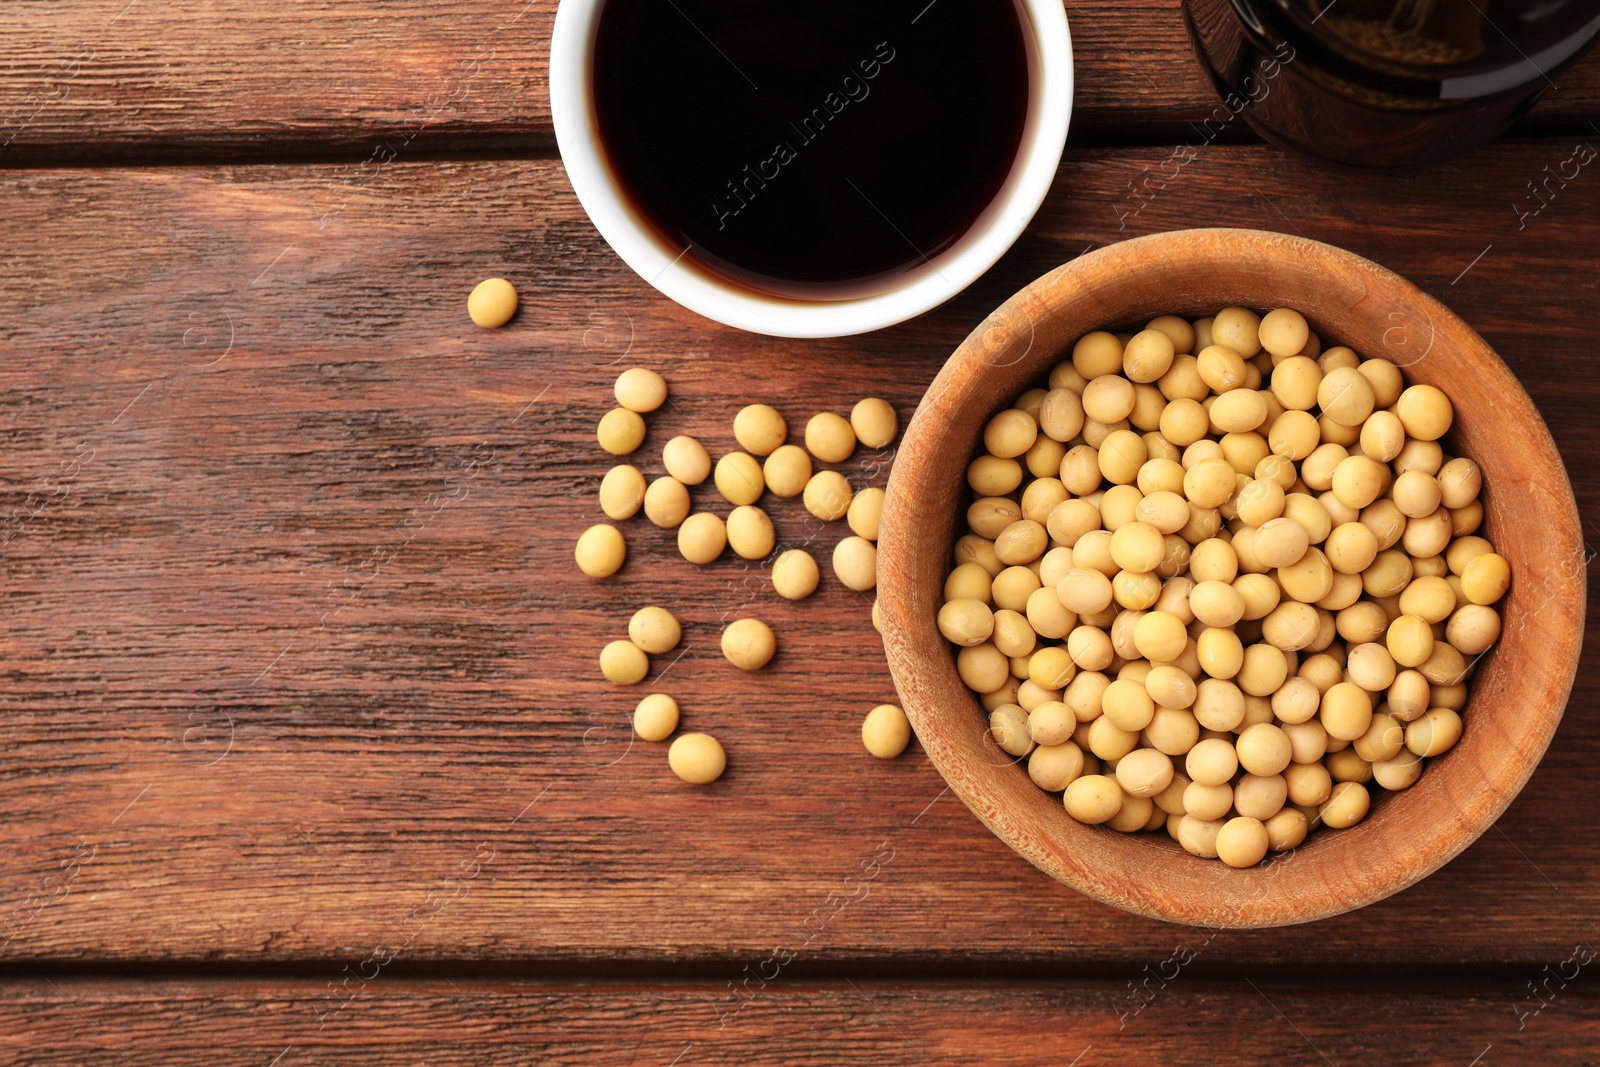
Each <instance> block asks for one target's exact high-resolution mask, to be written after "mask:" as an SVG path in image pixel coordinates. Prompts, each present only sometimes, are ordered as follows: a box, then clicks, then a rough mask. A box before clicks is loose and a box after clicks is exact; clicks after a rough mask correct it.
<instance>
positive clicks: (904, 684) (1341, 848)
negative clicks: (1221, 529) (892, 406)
mask: <svg viewBox="0 0 1600 1067" xmlns="http://www.w3.org/2000/svg"><path fill="white" fill-rule="evenodd" d="M1228 305H1242V306H1246V307H1252V308H1256V309H1267V308H1273V307H1293V308H1296V309H1298V310H1300V311H1301V312H1303V313H1304V314H1305V315H1306V317H1307V319H1308V320H1310V322H1311V325H1312V328H1313V329H1314V330H1316V331H1317V333H1318V335H1319V336H1320V337H1321V338H1322V340H1323V343H1324V346H1325V347H1331V346H1332V345H1334V344H1345V345H1348V346H1350V347H1351V348H1354V349H1355V350H1356V351H1357V352H1358V353H1360V354H1361V355H1362V357H1363V358H1368V357H1373V356H1384V357H1386V358H1389V359H1391V360H1393V361H1394V362H1396V363H1398V364H1400V365H1401V366H1402V367H1403V368H1404V371H1405V374H1406V376H1407V380H1408V383H1415V382H1426V383H1430V384H1433V385H1436V386H1438V387H1439V388H1441V389H1443V390H1444V391H1445V392H1446V393H1447V394H1448V395H1449V396H1450V398H1451V400H1452V402H1453V403H1454V406H1455V412H1456V418H1455V426H1454V428H1453V429H1452V431H1451V434H1450V435H1449V437H1448V438H1447V439H1446V441H1445V445H1446V451H1447V453H1449V454H1459V455H1467V456H1471V457H1472V458H1473V459H1474V460H1476V461H1477V462H1478V463H1479V464H1480V465H1481V466H1482V469H1483V472H1484V485H1485V490H1484V494H1483V500H1484V505H1485V521H1484V528H1483V530H1482V531H1481V532H1482V533H1483V534H1484V535H1485V536H1487V537H1489V538H1490V539H1491V540H1492V541H1493V542H1494V544H1495V546H1496V548H1497V550H1498V551H1499V552H1501V553H1502V554H1503V555H1504V556H1505V557H1506V558H1507V559H1508V560H1510V561H1511V565H1512V572H1513V582H1512V586H1511V590H1510V593H1509V594H1508V596H1507V598H1506V600H1504V601H1503V602H1502V603H1501V605H1499V607H1500V610H1501V612H1502V615H1503V617H1504V621H1505V625H1504V633H1503V635H1502V637H1501V639H1500V642H1499V644H1498V645H1497V646H1496V648H1495V650H1493V651H1492V652H1491V653H1490V654H1488V655H1487V656H1486V657H1484V658H1483V659H1482V660H1481V662H1479V663H1478V664H1477V666H1476V669H1475V672H1474V674H1473V676H1472V677H1471V678H1470V680H1469V681H1470V685H1471V692H1470V695H1469V702H1468V704H1467V707H1466V710H1465V712H1464V715H1463V717H1464V719H1465V724H1466V729H1465V732H1464V734H1463V736H1462V739H1461V741H1460V743H1459V744H1457V746H1456V747H1455V748H1454V749H1453V750H1452V751H1451V752H1449V753H1447V754H1446V755H1444V756H1442V757H1440V758H1438V759H1433V760H1429V761H1428V765H1427V767H1426V769H1425V773H1424V774H1423V777H1422V779H1421V781H1420V782H1419V783H1418V784H1417V785H1416V786H1415V787H1413V788H1411V789H1409V790H1405V791H1403V792H1399V793H1392V794H1384V793H1383V792H1382V791H1378V794H1377V797H1378V799H1379V801H1380V802H1379V803H1376V804H1375V805H1374V808H1373V811H1372V813H1371V815H1369V817H1368V818H1367V819H1366V820H1365V821H1363V822H1362V823H1360V824H1359V825H1357V826H1356V827H1354V828H1351V829H1348V830H1343V831H1332V830H1322V831H1319V832H1315V833H1313V834H1312V835H1311V836H1310V837H1309V838H1308V839H1307V841H1306V843H1305V844H1304V845H1303V846H1301V847H1300V848H1299V849H1297V850H1295V851H1293V852H1289V853H1285V854H1283V855H1280V856H1277V857H1274V858H1270V859H1269V861H1268V862H1267V863H1265V864H1263V865H1262V866H1260V867H1256V868H1252V869H1249V870H1242V871H1240V870H1233V869H1231V868H1228V867H1226V866H1224V865H1223V864H1221V863H1219V862H1217V861H1214V860H1201V859H1198V858H1196V857H1193V856H1190V855H1189V854H1187V853H1185V852H1184V851H1183V850H1182V849H1180V848H1178V846H1177V845H1176V844H1175V843H1173V842H1172V841H1171V840H1170V839H1169V838H1168V837H1167V835H1166V834H1164V833H1159V834H1134V835H1124V834H1119V833H1116V832H1114V831H1111V830H1108V829H1105V828H1102V827H1092V826H1085V825H1082V824H1079V823H1077V822H1075V821H1074V820H1072V819H1071V818H1070V817H1069V816H1068V815H1067V814H1066V812H1065V811H1064V810H1063V808H1062V806H1061V799H1060V796H1059V795H1058V794H1049V793H1045V792H1043V791H1042V790H1040V789H1039V788H1038V787H1036V786H1035V785H1034V784H1033V783H1032V782H1031V781H1030V780H1029V778H1028V776H1027V773H1026V769H1025V767H1024V765H1023V764H1020V763H1013V761H1012V759H1011V757H1009V756H1007V755H1006V754H1005V753H1003V752H1002V751H1001V750H1000V749H999V748H998V747H997V746H996V745H995V744H994V742H993V741H992V740H991V739H990V737H989V735H988V730H987V717H986V715H985V713H984V712H983V710H982V707H981V705H980V704H979V703H978V701H977V699H976V698H975V697H974V695H973V694H972V693H970V692H969V691H968V690H967V689H966V688H965V687H964V686H963V685H962V683H961V680H960V678H959V677H958V676H957V674H956V670H955V664H954V656H953V653H952V650H951V648H950V647H949V645H948V644H947V643H946V642H945V641H944V640H943V638H942V637H941V635H940V634H939V632H938V629H937V626H936V624H935V616H936V614H937V611H938V607H939V604H940V600H941V595H942V589H943V581H944V577H945V574H946V573H947V572H948V570H949V567H950V558H951V557H950V552H951V546H952V544H953V539H954V537H955V534H956V526H957V520H958V519H959V517H960V515H961V513H962V501H963V494H964V492H965V490H966V485H965V468H966V464H967V463H968V461H969V460H970V459H971V457H972V455H973V454H974V452H975V450H976V449H977V448H978V442H979V440H980V437H981V432H982V428H983V426H984V424H985V422H986V421H987V419H988V418H989V416H990V415H991V414H992V413H994V412H995V411H997V410H999V409H1001V408H1004V407H1006V406H1009V404H1010V402H1011V401H1012V399H1013V398H1015V397H1016V396H1017V395H1018V394H1019V393H1021V392H1022V391H1023V390H1024V389H1027V388H1029V387H1031V386H1033V385H1036V384H1042V383H1043V381H1044V379H1045V377H1046V376H1047V375H1048V373H1049V371H1050V369H1051V368H1052V367H1053V366H1055V365H1056V364H1057V363H1058V362H1060V361H1061V360H1062V359H1065V358H1067V357H1068V355H1069V354H1070V351H1071V345H1072V343H1073V342H1074V341H1075V340H1076V339H1077V338H1078V337H1079V336H1081V335H1082V334H1084V333H1086V332H1088V331H1090V330H1094V329H1103V328H1107V327H1112V328H1117V327H1128V326H1131V327H1135V328H1136V327H1139V326H1142V324H1143V323H1145V322H1147V321H1148V320H1149V319H1151V318H1153V317H1155V316H1156V315H1160V314H1168V313H1178V314H1182V315H1184V316H1185V317H1189V318H1194V317H1198V316H1201V315H1209V314H1212V313H1214V312H1215V311H1216V310H1217V309H1219V308H1221V307H1225V306H1228ZM880 552H881V554H880V560H879V563H880V584H879V595H880V599H881V601H882V611H883V620H884V631H885V644H886V646H887V649H888V655H889V662H890V667H891V669H892V671H893V673H894V677H895V681H896V685H897V687H898V688H899V691H900V694H901V697H902V699H903V701H904V704H905V708H906V711H907V712H908V714H909V715H910V717H911V719H912V722H913V724H914V726H915V728H916V731H917V735H918V737H919V739H920V740H921V741H922V743H923V745H924V747H925V748H926V749H927V751H928V753H929V756H930V758H932V759H933V761H934V763H935V764H936V765H937V766H938V767H939V769H940V771H941V772H942V773H943V774H944V776H945V778H946V779H947V780H948V781H949V783H950V785H951V786H952V788H953V789H954V791H955V792H956V793H957V794H958V795H960V796H961V798H962V799H963V800H964V801H965V802H966V803H967V805H968V806H969V807H970V808H971V809H972V810H973V811H974V812H975V813H976V814H977V815H978V817H979V818H980V819H982V820H983V821H984V822H985V823H986V824H987V825H988V826H989V827H990V828H991V829H992V830H993V831H994V832H995V833H996V834H998V835H999V836H1000V837H1001V838H1002V839H1003V840H1005V841H1006V842H1007V843H1009V844H1010V845H1012V846H1013V847H1014V848H1015V849H1016V850H1017V851H1019V852H1020V853H1022V854H1023V855H1024V856H1025V857H1027V858H1028V859H1029V860H1031V861H1032V862H1033V863H1035V864H1036V865H1038V866H1039V867H1040V868H1042V869H1043V870H1045V871H1046V872H1048V873H1050V874H1052V875H1054V876H1055V877H1057V878H1059V879H1061V880H1062V881H1064V882H1066V883H1068V884H1070V885H1072V886H1074V887H1076V888H1078V889H1080V890H1081V891H1083V892H1085V893H1087V894H1089V895H1091V896H1094V897H1097V898H1099V899H1101V900H1103V901H1105V902H1107V903H1110V904H1113V905H1115V906H1117V907H1121V908H1124V909H1126V910H1129V911H1133V912H1137V913H1141V914H1145V915H1150V916H1154V917H1158V918H1163V919H1168V920H1172V921H1178V922H1185V923H1193V924H1198V925H1207V926H1227V927H1256V926H1275V925H1283V924H1288V923H1296V922H1305V921H1309V920H1312V919H1317V918H1322V917H1325V916H1329V915H1334V914H1338V913H1340V912H1344V911H1348V910H1350V909H1352V908H1357V907H1361V906H1363V905H1365V904H1369V903H1371V902H1373V901H1376V900H1379V899H1382V898H1383V897H1385V896H1388V895H1389V894H1391V893H1394V892H1397V891H1398V890H1400V889H1403V888H1404V887H1406V886H1408V885H1410V884H1412V883H1414V882H1416V881H1417V880H1418V879H1420V878H1422V877H1424V876H1425V875H1427V874H1428V873H1429V872H1431V871H1433V870H1435V869H1437V868H1438V867H1439V866H1441V865H1442V864H1444V863H1445V862H1447V861H1448V860H1449V859H1451V858H1452V857H1453V856H1455V855H1456V854H1457V853H1459V852H1460V851H1461V850H1462V849H1463V848H1465V847H1466V846H1467V845H1468V844H1470V843H1471V842H1472V841H1473V840H1474V839H1475V838H1476V837H1477V836H1478V835H1479V834H1480V833H1482V832H1483V831H1484V830H1486V829H1487V828H1488V827H1489V825H1490V824H1491V823H1492V822H1493V821H1494V819H1495V818H1496V817H1498V815H1499V814H1500V813H1501V812H1502V811H1503V810H1504V809H1505V807H1506V805H1507V804H1509V803H1510V801H1511V799H1512V798H1513V797H1514V796H1515V795H1516V793H1517V792H1518V790H1520V789H1521V787H1522V785H1523V784H1524V783H1525V782H1526V781H1527V779H1528V776H1529V775H1530V774H1531V773H1532V771H1533V768H1534V766H1535V765H1536V764H1537V762H1538V760H1539V758H1540V756H1541V755H1542V754H1543V752H1544V750H1545V747H1546V746H1547V745H1548V743H1549V741H1550V738H1551V735H1552V734H1553V733H1554V731H1555V728H1556V725H1557V723H1558V722H1559V721H1560V717H1561V713H1562V710H1563V708H1564V705H1565V703H1566V699H1567V695H1568V693H1569V691H1570V689H1571V685H1572V677H1573V672H1574V670H1575V669H1576V666H1577V659H1578V651H1579V646H1580V644H1581V639H1582V632H1583V612H1584V566H1583V564H1584V556H1583V547H1582V539H1581V537H1580V535H1579V529H1578V519H1577V509H1576V505H1575V503H1574V501H1573V497H1572V491H1571V488H1570V486H1569V484H1568V482H1567V478H1566V473H1565V470H1564V469H1563V467H1562V465H1561V461H1560V458H1559V456H1558V454H1557V452H1556V449H1555V446H1554V443H1553V442H1552V440H1551V438H1550V435H1549V432H1548V430H1547V429H1546V428H1545V425H1544V423H1543V421H1542V420H1541V419H1540V417H1539V415H1538V412H1537V411H1536V410H1535V408H1534V407H1533V404H1532V402H1531V401H1530V400H1529V398H1528V396H1527V394H1526V393H1525V392H1524V391H1523V389H1522V388H1521V386H1520V385H1519V384H1518V382H1517V381H1516V379H1515V378H1514V377H1513V376H1512V374H1511V373H1510V371H1509V370H1508V369H1507V367H1506V366H1505V364H1504V363H1503V362H1501V361H1500V359H1499V358H1498V357H1497V356H1496V355H1495V354H1494V353H1493V352H1492V351H1491V350H1490V349H1489V347H1488V346H1487V345H1486V344H1485V343H1484V341H1483V340H1482V339H1481V338H1480V337H1478V335H1477V334H1476V333H1474V332H1473V331H1472V330H1471V329H1470V328H1469V327H1467V326H1466V324H1465V323H1463V322H1462V321H1461V320H1460V319H1459V318H1457V317H1456V316H1455V315H1453V314H1452V313H1450V312H1449V311H1448V310H1446V309H1445V308H1444V307H1443V306H1442V305H1440V304H1439V303H1437V302H1436V301H1434V300H1433V299H1431V298H1430V297H1428V296H1427V295H1426V294H1424V293H1422V292H1421V291H1420V290H1418V289H1417V288H1416V287H1415V286H1413V285H1411V284H1410V283H1408V282H1406V281H1405V280H1404V279H1402V278H1400V277H1398V276H1397V275H1395V274H1393V273H1391V272H1389V271H1387V270H1384V269H1383V268H1381V267H1378V266H1377V265H1375V264H1373V263H1370V262H1368V261H1366V260H1363V259H1361V258H1359V257H1357V256H1354V255H1352V254H1350V253H1347V252H1343V251H1340V250H1338V249H1335V248H1332V247H1329V246H1326V245H1321V244H1317V243H1315V242H1311V241H1305V240H1301V239H1296V238H1290V237H1284V236H1282V235H1277V234H1266V233H1257V232H1253V231H1239V230H1191V231H1182V232H1178V233H1170V234H1161V235H1156V236H1153V237H1147V238H1141V239H1138V240H1134V241H1129V242H1125V243H1123V244H1118V245H1114V246H1111V247H1108V248H1106V249H1102V250H1100V251H1097V252H1093V253H1090V254H1089V255H1086V256H1084V257H1081V258H1080V259H1078V260H1075V261H1073V262H1072V263H1070V264H1067V265H1066V266H1064V267H1061V268H1059V269H1057V270H1056V271H1054V272H1052V273H1051V274H1048V275H1046V276H1045V277H1043V278H1041V279H1039V280H1038V281H1036V282H1034V283H1033V284H1032V285H1030V286H1028V287H1027V288H1026V289H1024V290H1023V291H1022V292H1020V293H1018V294H1017V295H1016V296H1015V297H1013V298H1012V299H1011V300H1010V301H1008V302H1007V303H1006V304H1005V305H1003V306H1002V307H1001V308H999V309H998V310H997V311H996V312H995V313H994V314H993V315H991V316H990V317H989V319H987V320H986V321H985V322H984V323H983V324H982V325H980V326H979V327H978V329H977V330H975V331H974V332H973V333H972V335H971V336H970V337H969V338H968V339H967V340H966V342H965V343H963V344H962V346H961V347H960V348H959V349H958V350H957V352H956V353H955V355H954V356H952V358H951V359H950V361H949V363H948V364H947V365H946V367H945V368H944V370H943V371H942V372H941V373H940V375H939V376H938V378H937V379H936V380H935V381H934V383H933V384H932V386H930V388H929V390H928V393H927V395H926V396H925V398H924V400H923V402H922V404H921V405H920V406H919V408H918V411H917V414H916V416H915V418H914V419H913V421H912V423H911V425H910V426H909V427H908V429H907V432H906V435H905V438H904V441H903V443H902V447H901V449H900V452H899V454H898V455H897V457H896V462H895V467H894V472H893V475H892V477H891V479H890V484H889V490H888V498H887V501H886V507H885V518H884V530H883V533H882V539H881V544H880Z"/></svg>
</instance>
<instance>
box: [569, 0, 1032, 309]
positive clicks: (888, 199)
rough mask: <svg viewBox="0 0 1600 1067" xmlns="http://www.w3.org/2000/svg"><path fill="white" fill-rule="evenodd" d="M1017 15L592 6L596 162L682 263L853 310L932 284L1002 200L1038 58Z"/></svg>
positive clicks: (670, 4) (789, 4)
mask: <svg viewBox="0 0 1600 1067" xmlns="http://www.w3.org/2000/svg"><path fill="white" fill-rule="evenodd" d="M1026 18H1027V15H1026V14H1025V13H1024V11H1023V10H1022V8H1021V6H1020V0H932V2H931V3H930V2H929V0H804V2H799V0H757V2H750V0H606V3H605V6H604V8H603V9H602V10H601V12H600V17H599V22H598V29H597V35H596V38H595V43H594V59H593V78H594V106H595V115H596V121H597V124H598V127H599V129H598V133H599V139H600V144H601V147H602V152H603V156H604V158H605V160H606V164H607V166H608V167H609V169H610V170H611V171H612V173H613V175H614V177H615V178H616V180H617V183H618V184H619V185H620V186H621V188H622V189H623V191H624V193H625V195H626V197H627V199H628V200H629V202H630V203H631V205H632V207H633V208H634V210H635V212H636V213H637V214H638V215H639V216H640V217H641V219H642V220H644V221H645V222H646V223H647V224H648V225H649V226H650V227H651V228H652V229H653V230H654V231H655V232H656V233H657V234H658V236H660V237H661V238H662V240H663V241H665V242H666V243H667V244H668V245H669V246H670V247H671V248H673V249H676V250H679V251H680V252H681V254H682V257H683V258H684V259H685V260H686V261H690V262H692V263H694V264H695V265H698V266H699V267H700V268H701V269H703V270H705V271H707V272H709V273H711V274H713V275H715V276H717V277H720V278H722V279H724V280H726V281H729V282H732V283H734V284H736V285H740V286H743V287H745V288H748V289H752V290H755V291H756V292H760V293H766V294H770V295H773V296H779V297H788V298H799V299H809V300H819V299H820V300H828V299H847V298H855V297H861V296H866V295H871V294H874V293H877V292H883V291H886V290H888V289H891V288H894V287H896V286H898V285H901V284H903V283H904V282H905V281H906V280H907V277H908V276H909V275H914V274H918V273H922V272H927V271H931V270H936V269H937V266H936V265H935V263H934V261H935V260H936V259H937V257H938V256H939V254H940V253H941V252H943V251H945V250H946V249H949V248H950V247H951V246H952V245H954V244H955V243H956V242H958V241H959V240H960V239H961V237H962V236H963V235H964V234H966V233H967V232H968V231H969V230H971V229H972V228H973V227H974V225H975V224H976V223H977V222H978V221H979V220H980V219H981V218H982V217H983V215H984V212H985V210H986V209H987V208H989V206H990V205H991V203H993V202H994V201H995V199H996V197H997V196H998V195H999V194H1000V193H1001V191H1002V190H1003V189H1004V188H1005V185H1006V182H1007V179H1008V178H1009V177H1010V175H1011V173H1012V169H1013V164H1014V163H1015V162H1016V159H1017V155H1018V151H1019V148H1020V146H1021V144H1022V141H1023V135H1024V132H1025V126H1026V123H1027V117H1028V111H1029V108H1028V94H1029V92H1030V82H1031V81H1032V77H1031V70H1030V68H1031V65H1032V64H1033V63H1034V62H1035V59H1034V56H1033V48H1032V46H1031V41H1030V40H1029V38H1028V32H1027V27H1026V25H1025V23H1024V21H1023V20H1024V19H1026Z"/></svg>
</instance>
